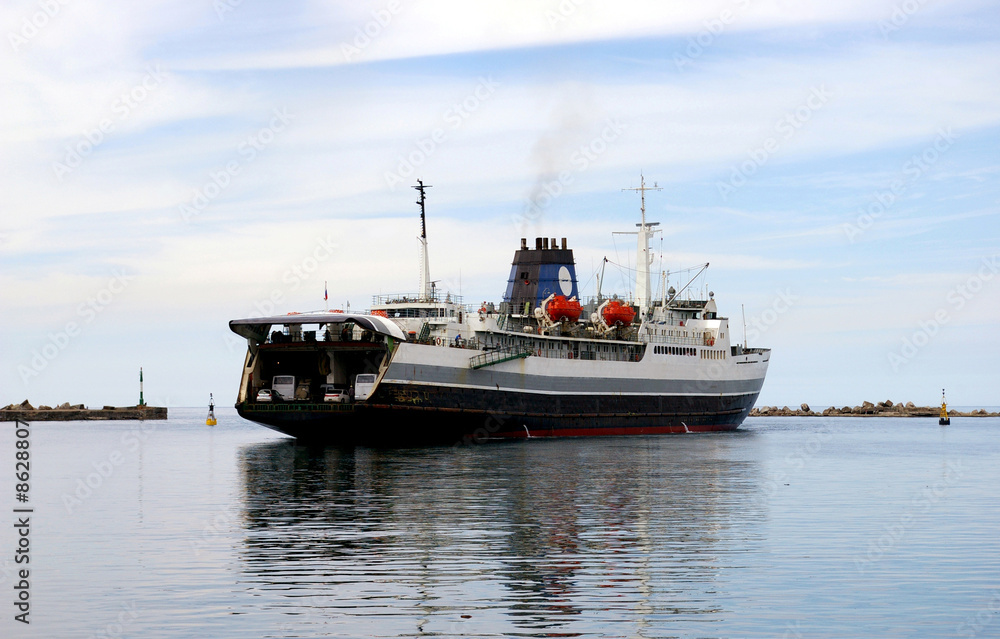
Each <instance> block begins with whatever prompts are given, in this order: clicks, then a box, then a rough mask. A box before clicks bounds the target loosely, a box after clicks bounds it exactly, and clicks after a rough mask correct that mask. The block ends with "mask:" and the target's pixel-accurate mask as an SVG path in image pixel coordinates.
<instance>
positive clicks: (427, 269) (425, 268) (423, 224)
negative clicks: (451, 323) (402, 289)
mask: <svg viewBox="0 0 1000 639" xmlns="http://www.w3.org/2000/svg"><path fill="white" fill-rule="evenodd" d="M413 188H415V189H416V190H417V191H419V192H420V199H419V200H417V204H419V205H420V238H419V240H420V291H419V295H420V299H422V300H430V299H431V298H432V296H431V266H430V258H429V257H428V255H427V214H426V208H425V205H424V202H425V200H426V198H427V196H426V194H425V193H424V189H429V188H431V185H429V184H428V185H426V186H424V181H423V180H417V185H416V186H414V187H413Z"/></svg>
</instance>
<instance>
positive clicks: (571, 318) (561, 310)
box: [545, 295, 583, 322]
mask: <svg viewBox="0 0 1000 639" xmlns="http://www.w3.org/2000/svg"><path fill="white" fill-rule="evenodd" d="M545 312H546V313H548V314H549V317H550V318H552V321H553V322H561V321H563V320H566V321H567V322H575V321H576V320H578V319H580V313H582V312H583V306H581V305H580V302H578V301H576V298H575V297H574V298H572V299H566V297H565V296H563V295H556V296H555V297H553V298H552V299H551V300H550V301H549V303H548V304H546V306H545Z"/></svg>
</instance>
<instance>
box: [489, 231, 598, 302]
mask: <svg viewBox="0 0 1000 639" xmlns="http://www.w3.org/2000/svg"><path fill="white" fill-rule="evenodd" d="M525 245H526V242H525V241H523V240H522V242H521V249H520V250H518V251H515V252H514V261H513V263H512V264H511V267H510V277H509V278H508V279H507V291H506V292H505V293H504V296H503V299H504V302H508V303H509V304H510V305H511V310H512V311H513V312H514V313H515V314H518V315H520V314H523V313H526V314H530V313H531V311H532V310H533V309H535V308H536V307H538V306H540V305H541V303H542V301H543V300H545V299H546V298H548V297H549V296H550V295H562V296H563V297H565V298H567V299H571V298H574V297H575V298H577V299H579V298H580V290H579V284H578V283H577V280H576V262H575V261H574V259H573V251H572V249H568V248H565V247H566V243H565V240H563V244H562V246H563V248H559V244H558V243H557V242H556V241H555V240H554V239H553V240H552V243H551V245H550V244H549V238H541V237H539V238H536V239H535V249H534V250H532V249H528V248H526V247H525ZM525 309H528V310H525Z"/></svg>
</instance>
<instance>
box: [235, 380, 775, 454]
mask: <svg viewBox="0 0 1000 639" xmlns="http://www.w3.org/2000/svg"><path fill="white" fill-rule="evenodd" d="M390 398H391V401H386V400H387V399H390ZM756 399H757V393H750V394H744V395H731V396H681V397H679V396H601V397H594V396H567V395H562V396H552V395H539V394H532V393H507V392H499V393H498V392H488V391H471V390H465V389H450V388H435V387H411V388H407V389H399V388H397V389H391V388H389V389H381V390H380V392H379V393H378V394H377V395H376V396H373V397H372V398H371V399H370V400H369V401H368V402H362V403H357V404H325V405H324V404H318V405H317V404H296V403H288V404H251V403H248V404H237V406H236V408H237V410H238V411H239V414H240V416H242V417H243V418H245V419H248V420H250V421H254V422H257V423H259V424H262V425H264V426H267V427H269V428H272V429H274V430H277V431H279V432H282V433H285V434H287V435H291V436H293V437H297V438H299V439H304V440H312V441H320V442H326V443H339V444H366V445H375V446H410V445H423V444H436V445H441V444H444V445H453V444H463V443H474V442H480V441H485V440H489V439H524V438H527V437H601V436H612V435H656V434H669V433H687V432H691V433H694V432H710V431H729V430H735V429H736V428H738V427H739V425H740V424H741V423H743V420H744V419H745V418H746V416H747V415H748V414H749V413H750V409H751V407H753V404H754V402H755V401H756ZM476 407H484V408H476ZM485 407H489V408H485Z"/></svg>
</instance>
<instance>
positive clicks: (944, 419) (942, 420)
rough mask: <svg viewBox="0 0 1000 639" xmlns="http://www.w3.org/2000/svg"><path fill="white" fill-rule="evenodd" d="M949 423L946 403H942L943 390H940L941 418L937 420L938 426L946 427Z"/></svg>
mask: <svg viewBox="0 0 1000 639" xmlns="http://www.w3.org/2000/svg"><path fill="white" fill-rule="evenodd" d="M950 423H951V420H950V419H948V403H947V402H945V401H944V389H943V388H942V389H941V417H939V418H938V425H940V426H947V425H948V424H950Z"/></svg>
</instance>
